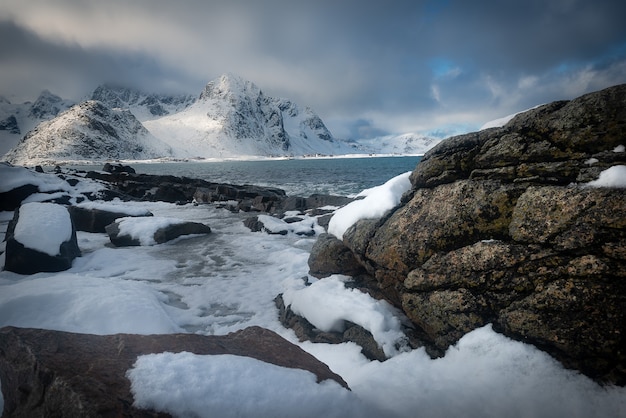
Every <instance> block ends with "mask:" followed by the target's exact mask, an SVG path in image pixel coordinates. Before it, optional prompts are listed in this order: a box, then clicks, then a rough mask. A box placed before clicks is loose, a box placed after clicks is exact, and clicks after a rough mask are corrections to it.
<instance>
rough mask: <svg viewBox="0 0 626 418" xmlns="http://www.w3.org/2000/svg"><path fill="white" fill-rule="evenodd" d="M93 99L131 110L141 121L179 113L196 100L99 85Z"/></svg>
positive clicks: (181, 95) (189, 96)
mask: <svg viewBox="0 0 626 418" xmlns="http://www.w3.org/2000/svg"><path fill="white" fill-rule="evenodd" d="M91 99H92V100H98V101H101V102H103V103H104V104H105V105H106V106H108V107H110V108H112V109H115V108H120V109H126V110H130V111H131V112H132V113H133V115H135V117H136V118H137V119H139V120H140V121H146V120H152V119H155V118H158V117H161V116H165V115H169V114H171V113H176V112H179V111H181V110H183V109H185V108H186V107H188V106H189V105H190V104H191V103H193V102H194V100H195V99H194V97H193V96H191V95H185V94H179V95H165V94H155V93H152V94H146V93H144V92H142V91H140V90H137V89H134V88H131V87H123V86H119V85H113V84H101V85H99V86H98V87H97V88H96V89H95V90H94V92H93V93H92V95H91Z"/></svg>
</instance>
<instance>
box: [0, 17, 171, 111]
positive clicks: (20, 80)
mask: <svg viewBox="0 0 626 418" xmlns="http://www.w3.org/2000/svg"><path fill="white" fill-rule="evenodd" d="M0 68H2V72H1V73H0V74H1V76H0V93H1V94H4V95H6V96H7V97H9V98H11V97H13V98H14V100H17V101H24V100H32V99H35V98H36V97H37V95H38V94H39V93H40V92H41V91H42V90H43V89H44V88H45V89H49V90H51V91H52V92H53V93H56V94H62V95H63V96H64V97H66V98H72V99H74V100H80V99H82V98H84V97H85V95H87V94H89V93H91V91H92V90H93V89H94V88H95V87H96V86H97V85H98V84H101V83H117V84H120V85H126V86H135V87H138V88H140V89H146V90H147V91H155V90H156V91H159V92H161V91H162V92H169V91H179V90H180V89H181V87H182V86H181V85H180V84H179V81H178V80H179V79H180V78H181V74H180V73H177V72H176V71H174V70H172V69H165V68H164V67H163V66H161V65H158V64H157V63H156V61H155V59H154V58H153V57H151V56H149V55H142V54H137V53H132V54H131V53H124V52H122V53H120V52H119V51H113V50H107V49H106V48H92V49H84V48H82V47H81V46H79V45H77V44H65V43H56V42H51V41H48V40H46V39H42V38H41V37H39V36H37V35H36V34H34V33H32V32H30V31H28V30H26V29H24V28H21V27H19V26H17V25H15V24H14V23H12V22H8V21H0Z"/></svg>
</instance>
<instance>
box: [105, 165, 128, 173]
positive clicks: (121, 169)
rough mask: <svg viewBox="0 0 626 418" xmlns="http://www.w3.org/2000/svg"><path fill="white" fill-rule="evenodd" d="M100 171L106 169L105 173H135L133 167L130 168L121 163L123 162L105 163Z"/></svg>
mask: <svg viewBox="0 0 626 418" xmlns="http://www.w3.org/2000/svg"><path fill="white" fill-rule="evenodd" d="M102 171H106V172H107V173H113V174H118V173H131V174H135V169H134V168H132V167H131V166H128V165H123V164H111V163H106V164H104V166H103V167H102Z"/></svg>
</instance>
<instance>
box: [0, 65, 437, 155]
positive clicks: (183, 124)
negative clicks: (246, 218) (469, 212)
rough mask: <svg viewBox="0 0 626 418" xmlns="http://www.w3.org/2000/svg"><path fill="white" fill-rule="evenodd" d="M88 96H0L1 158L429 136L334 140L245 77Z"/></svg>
mask: <svg viewBox="0 0 626 418" xmlns="http://www.w3.org/2000/svg"><path fill="white" fill-rule="evenodd" d="M91 97H92V99H91V100H89V101H86V102H83V103H81V104H79V105H76V106H73V107H72V108H71V109H69V110H67V111H65V112H63V111H64V110H65V109H67V108H69V106H70V105H71V103H69V102H68V101H65V100H62V99H61V98H60V97H58V96H55V95H53V94H51V93H49V92H47V91H44V92H43V93H42V94H41V96H40V97H39V98H38V99H37V100H36V101H35V102H34V103H29V102H27V103H24V104H22V105H13V104H11V103H10V102H9V101H8V100H6V99H4V98H1V97H0V141H3V140H5V138H9V140H5V142H4V143H2V142H0V155H2V154H3V153H5V152H7V151H8V150H9V149H11V148H12V149H11V151H10V152H8V153H6V154H5V155H4V159H6V160H7V161H10V162H13V163H16V164H23V165H33V164H45V163H50V164H52V163H60V162H64V161H86V160H92V161H103V160H107V159H125V160H133V159H137V160H147V159H154V158H171V159H186V158H200V159H203V158H241V157H259V156H260V157H276V156H308V155H344V154H423V153H424V152H426V151H427V150H428V149H429V148H431V147H432V146H434V145H435V144H436V143H437V142H438V139H437V138H432V137H428V136H423V135H419V134H404V135H395V136H385V137H380V138H375V139H371V140H357V141H345V140H341V139H337V138H334V137H333V135H332V134H331V133H330V131H329V130H328V129H327V127H326V126H325V124H324V122H323V121H322V119H321V118H320V117H319V116H318V115H317V114H316V113H315V112H314V111H313V110H312V109H310V108H308V107H301V106H299V105H297V104H296V103H294V102H292V101H291V100H288V99H282V98H273V97H269V96H266V95H265V94H264V93H263V92H262V91H261V89H260V88H259V87H257V86H256V85H255V84H254V83H252V82H250V81H247V80H244V79H242V78H241V77H238V76H235V75H232V74H226V75H222V76H221V77H219V78H217V79H215V80H213V81H211V82H209V83H208V84H207V85H206V86H205V87H204V89H203V90H202V92H201V93H200V94H199V96H197V98H194V97H193V96H191V95H162V94H146V93H142V92H140V91H137V90H133V89H129V88H123V87H112V86H110V85H101V86H99V87H98V88H96V89H95V91H94V92H93V93H92V95H91ZM48 119H49V120H48ZM142 123H143V124H142ZM35 126H36V128H35ZM33 128H34V129H33ZM20 138H22V139H21V140H20ZM18 141H19V142H18ZM3 144H4V145H3ZM3 146H4V148H2V147H3Z"/></svg>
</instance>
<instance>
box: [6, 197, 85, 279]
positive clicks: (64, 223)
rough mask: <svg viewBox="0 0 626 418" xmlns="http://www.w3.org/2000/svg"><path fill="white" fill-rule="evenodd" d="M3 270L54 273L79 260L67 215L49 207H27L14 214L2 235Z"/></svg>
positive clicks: (59, 207)
mask: <svg viewBox="0 0 626 418" xmlns="http://www.w3.org/2000/svg"><path fill="white" fill-rule="evenodd" d="M5 240H6V260H5V265H4V268H5V270H8V271H12V272H14V273H19V274H34V273H39V272H58V271H63V270H67V269H69V268H70V267H72V261H74V259H75V258H76V257H79V256H80V254H81V253H80V249H79V248H78V241H77V239H76V229H75V228H74V224H73V223H72V219H71V217H70V214H69V212H68V211H67V209H66V208H65V207H63V206H60V205H56V204H53V203H28V204H26V205H23V206H21V207H20V208H19V209H18V210H16V211H15V213H14V215H13V219H12V220H11V221H10V222H9V225H8V227H7V232H6V238H5Z"/></svg>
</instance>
